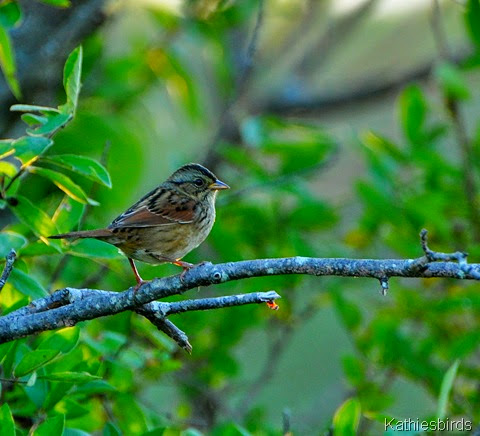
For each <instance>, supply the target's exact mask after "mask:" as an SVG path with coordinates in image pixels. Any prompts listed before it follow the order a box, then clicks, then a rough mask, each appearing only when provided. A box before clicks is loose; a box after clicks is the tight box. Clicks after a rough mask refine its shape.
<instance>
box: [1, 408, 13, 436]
mask: <svg viewBox="0 0 480 436" xmlns="http://www.w3.org/2000/svg"><path fill="white" fill-rule="evenodd" d="M0 429H2V435H3V436H15V423H14V422H13V416H12V411H11V410H10V407H9V406H8V404H7V403H3V405H2V407H0Z"/></svg>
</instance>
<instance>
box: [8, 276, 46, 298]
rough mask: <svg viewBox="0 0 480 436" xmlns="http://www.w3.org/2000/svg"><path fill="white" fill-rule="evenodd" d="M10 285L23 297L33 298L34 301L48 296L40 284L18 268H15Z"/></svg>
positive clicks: (10, 278)
mask: <svg viewBox="0 0 480 436" xmlns="http://www.w3.org/2000/svg"><path fill="white" fill-rule="evenodd" d="M9 283H10V284H11V285H12V286H13V287H14V288H15V289H17V290H18V291H20V292H21V293H22V294H23V295H27V296H28V297H32V298H33V299H34V300H35V299H37V298H42V297H46V296H47V295H48V292H47V291H46V289H45V288H44V287H43V286H42V285H41V284H40V283H38V282H37V281H36V280H34V279H33V278H32V277H31V276H29V275H28V274H26V273H24V272H23V271H20V270H19V269H18V268H13V270H12V273H11V274H10V277H9Z"/></svg>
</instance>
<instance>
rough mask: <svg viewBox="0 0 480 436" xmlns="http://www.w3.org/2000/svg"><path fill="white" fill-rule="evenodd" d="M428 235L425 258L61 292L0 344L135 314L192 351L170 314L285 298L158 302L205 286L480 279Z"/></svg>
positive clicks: (296, 266)
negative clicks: (285, 278)
mask: <svg viewBox="0 0 480 436" xmlns="http://www.w3.org/2000/svg"><path fill="white" fill-rule="evenodd" d="M426 238H427V232H426V230H422V233H421V241H422V248H423V251H424V253H425V254H424V256H422V257H420V258H418V259H385V260H380V259H342V258H327V259H321V258H313V257H290V258H279V259H255V260H246V261H240V262H228V263H222V264H217V265H214V264H212V263H209V262H206V263H202V264H200V265H197V266H196V267H194V268H192V269H190V270H188V271H187V272H186V273H185V274H182V275H180V274H179V275H175V276H171V277H165V278H157V279H153V280H152V281H151V282H149V283H147V284H145V285H143V286H141V287H140V288H139V289H138V290H135V289H134V288H133V287H131V288H129V289H128V290H126V291H124V292H111V291H102V290H95V289H73V288H65V289H61V290H59V291H57V292H55V293H54V294H52V295H50V296H48V297H45V298H42V299H39V300H35V301H33V302H32V303H30V304H29V305H28V306H26V307H23V308H20V309H18V310H16V311H14V312H12V313H10V314H8V315H6V316H4V317H1V318H0V343H4V342H8V341H12V340H14V339H18V338H21V337H24V336H28V335H32V334H35V333H39V332H42V331H46V330H53V329H56V328H59V327H66V326H73V325H75V324H77V323H78V322H80V321H86V320H89V319H94V318H99V317H101V316H107V315H113V314H115V313H119V312H123V311H125V310H133V311H136V312H137V313H139V314H141V315H143V316H145V317H147V318H148V319H149V320H150V321H152V322H153V323H154V324H155V325H156V326H157V327H158V328H159V329H160V330H162V331H164V332H165V333H167V334H168V335H169V336H170V337H172V338H173V339H174V340H175V341H176V342H177V343H178V344H179V345H180V346H181V347H182V348H184V349H186V350H187V351H189V349H191V346H190V344H189V343H188V339H187V337H186V335H185V333H183V332H182V331H181V330H179V329H178V328H176V327H175V326H174V325H173V324H172V323H171V322H170V321H168V320H167V319H166V317H167V316H169V315H171V314H174V313H180V312H185V311H190V310H207V309H219V308H223V307H231V306H238V305H243V304H258V303H265V302H267V304H268V303H270V304H269V306H270V307H272V306H273V307H275V305H273V304H271V303H272V302H273V301H274V300H275V299H277V298H280V296H279V295H278V294H277V293H276V292H274V291H270V292H255V293H251V294H244V295H234V296H225V297H218V298H205V299H198V300H187V301H183V302H175V303H165V302H153V301H154V300H158V299H162V298H165V297H168V296H171V295H178V294H182V293H183V292H185V291H188V290H189V289H194V288H197V287H199V286H208V285H215V284H219V283H225V282H229V281H232V280H240V279H246V278H252V277H261V276H272V275H284V274H308V275H314V276H343V277H371V278H375V279H378V280H380V281H381V282H385V281H386V280H388V279H389V278H391V277H418V278H420V277H421V278H431V277H443V278H454V279H466V280H480V264H468V263H467V258H466V256H467V255H466V253H462V252H455V253H451V254H448V253H437V252H434V251H432V250H430V249H429V248H428V246H427V239H426Z"/></svg>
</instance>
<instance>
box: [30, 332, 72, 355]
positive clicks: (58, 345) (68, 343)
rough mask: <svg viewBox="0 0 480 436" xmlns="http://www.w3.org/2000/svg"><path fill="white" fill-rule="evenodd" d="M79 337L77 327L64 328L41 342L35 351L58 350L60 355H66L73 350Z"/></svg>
mask: <svg viewBox="0 0 480 436" xmlns="http://www.w3.org/2000/svg"><path fill="white" fill-rule="evenodd" d="M79 337H80V328H79V327H66V328H63V329H61V330H58V331H56V332H55V333H53V334H51V336H49V337H48V338H46V339H45V340H43V341H42V342H41V343H40V344H39V345H38V347H37V350H59V351H60V352H62V353H68V352H69V351H71V350H72V349H73V348H75V345H77V342H78V338H79Z"/></svg>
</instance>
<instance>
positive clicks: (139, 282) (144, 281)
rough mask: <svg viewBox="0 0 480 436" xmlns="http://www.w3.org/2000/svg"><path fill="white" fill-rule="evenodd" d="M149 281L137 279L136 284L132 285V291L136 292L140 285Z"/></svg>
mask: <svg viewBox="0 0 480 436" xmlns="http://www.w3.org/2000/svg"><path fill="white" fill-rule="evenodd" d="M150 282H151V280H143V279H141V280H137V284H136V285H135V286H134V288H133V292H137V291H138V289H139V288H140V287H141V286H143V285H146V284H147V283H150Z"/></svg>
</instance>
